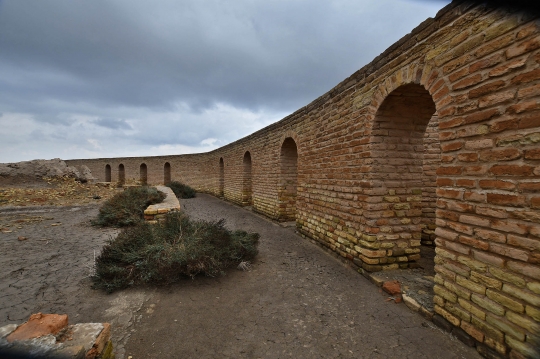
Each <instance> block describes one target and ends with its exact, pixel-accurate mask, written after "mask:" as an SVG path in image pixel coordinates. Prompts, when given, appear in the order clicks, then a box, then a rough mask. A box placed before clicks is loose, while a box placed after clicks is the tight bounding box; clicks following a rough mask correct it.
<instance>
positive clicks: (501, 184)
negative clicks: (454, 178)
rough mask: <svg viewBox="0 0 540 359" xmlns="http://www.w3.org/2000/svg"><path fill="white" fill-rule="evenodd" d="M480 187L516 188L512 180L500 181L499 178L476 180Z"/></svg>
mask: <svg viewBox="0 0 540 359" xmlns="http://www.w3.org/2000/svg"><path fill="white" fill-rule="evenodd" d="M478 184H479V185H480V188H486V189H504V190H512V189H515V188H516V185H515V184H513V183H512V182H508V181H501V180H480V181H478Z"/></svg>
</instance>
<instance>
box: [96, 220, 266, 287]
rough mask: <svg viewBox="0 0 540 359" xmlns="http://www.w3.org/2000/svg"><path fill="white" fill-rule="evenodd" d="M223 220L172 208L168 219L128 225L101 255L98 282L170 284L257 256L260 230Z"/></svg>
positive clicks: (213, 273) (220, 270) (211, 273)
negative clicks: (239, 228)
mask: <svg viewBox="0 0 540 359" xmlns="http://www.w3.org/2000/svg"><path fill="white" fill-rule="evenodd" d="M223 224H224V221H223V220H220V221H217V222H207V221H192V220H190V219H189V217H187V216H186V215H184V214H182V213H180V212H170V213H168V214H167V216H166V218H165V221H164V222H163V223H160V224H154V225H151V224H148V223H146V222H140V223H138V224H137V225H136V226H134V227H128V228H125V229H123V230H122V232H121V233H120V234H119V235H118V236H117V237H116V239H114V240H111V241H109V243H108V244H107V245H105V247H103V251H102V252H101V254H100V255H99V256H98V257H97V259H96V263H95V265H96V274H95V275H94V276H93V277H92V279H93V281H94V287H95V288H101V289H105V290H106V291H107V292H112V291H114V290H117V289H121V288H125V287H128V286H133V285H138V284H144V283H148V284H169V283H173V282H176V281H178V280H179V279H180V278H182V277H185V276H189V277H191V278H193V277H195V276H196V275H197V274H200V273H202V274H205V275H207V276H216V275H218V274H223V273H224V272H223V271H224V269H225V268H228V267H231V266H236V265H238V264H239V263H241V262H243V261H248V260H251V259H253V258H254V257H255V256H256V255H257V253H258V249H257V246H258V244H259V234H258V233H247V232H245V231H230V230H228V229H226V228H225V227H224V225H223Z"/></svg>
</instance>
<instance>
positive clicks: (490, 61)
mask: <svg viewBox="0 0 540 359" xmlns="http://www.w3.org/2000/svg"><path fill="white" fill-rule="evenodd" d="M502 60H503V57H502V56H501V54H496V55H493V56H490V57H488V58H485V59H482V60H479V61H476V62H474V63H472V64H471V65H470V66H469V69H468V70H469V72H470V73H474V72H476V71H478V70H482V69H486V68H488V67H492V66H494V65H497V64H498V63H499V62H501V61H502ZM449 79H450V78H449ZM450 81H452V82H453V81H454V80H452V79H450Z"/></svg>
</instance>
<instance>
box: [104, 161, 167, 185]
mask: <svg viewBox="0 0 540 359" xmlns="http://www.w3.org/2000/svg"><path fill="white" fill-rule="evenodd" d="M111 172H112V169H111V165H109V164H107V165H105V182H111V181H112V173H111ZM139 181H140V183H141V184H143V185H146V184H148V166H147V165H146V163H141V165H140V167H139ZM125 182H126V170H125V167H124V164H122V163H121V164H119V165H118V183H119V184H124V183H125ZM169 182H171V164H170V163H169V162H165V164H164V165H163V183H164V184H168V183H169Z"/></svg>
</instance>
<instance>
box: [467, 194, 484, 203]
mask: <svg viewBox="0 0 540 359" xmlns="http://www.w3.org/2000/svg"><path fill="white" fill-rule="evenodd" d="M463 199H464V200H466V201H473V202H486V195H485V194H484V193H476V192H465V193H464V194H463Z"/></svg>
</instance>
